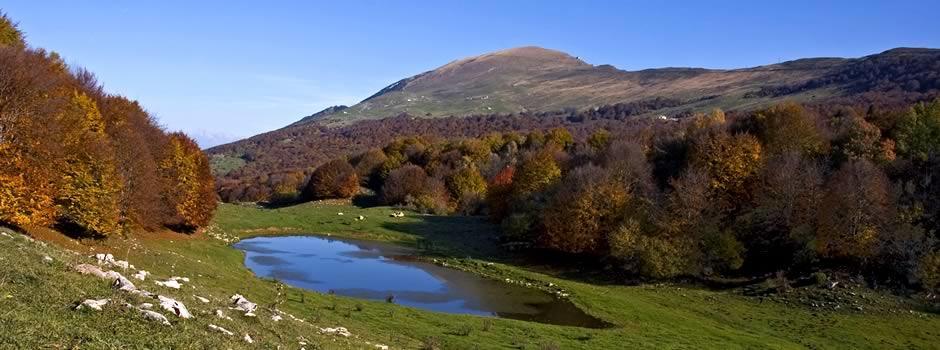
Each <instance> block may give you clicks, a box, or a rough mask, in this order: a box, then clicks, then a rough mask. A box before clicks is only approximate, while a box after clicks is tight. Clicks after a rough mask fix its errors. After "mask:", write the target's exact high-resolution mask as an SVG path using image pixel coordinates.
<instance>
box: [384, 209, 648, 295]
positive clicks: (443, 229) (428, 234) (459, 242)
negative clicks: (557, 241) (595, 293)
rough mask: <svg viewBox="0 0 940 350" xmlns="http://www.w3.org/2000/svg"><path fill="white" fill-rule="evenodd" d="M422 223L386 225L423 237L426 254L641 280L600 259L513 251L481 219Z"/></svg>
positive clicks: (591, 279)
mask: <svg viewBox="0 0 940 350" xmlns="http://www.w3.org/2000/svg"><path fill="white" fill-rule="evenodd" d="M420 219H421V220H420V221H414V222H388V223H383V224H382V227H383V228H385V229H389V230H393V231H398V232H402V233H407V234H412V235H416V236H418V237H419V240H418V242H417V243H416V248H418V249H421V250H422V251H423V252H424V254H426V255H433V256H441V257H451V258H466V257H471V258H478V259H483V260H487V261H493V262H499V263H504V264H509V265H514V266H519V267H522V268H525V269H529V270H533V271H536V272H539V273H543V274H546V275H552V276H555V277H558V278H563V279H567V280H574V281H579V282H585V283H591V284H596V285H624V284H638V283H640V281H639V280H638V279H636V278H634V277H633V276H629V275H626V274H624V273H622V272H621V270H619V269H615V268H612V267H611V266H610V264H608V263H606V262H604V261H602V260H600V259H598V258H597V257H591V256H585V255H577V254H564V253H559V252H557V251H549V250H544V249H526V250H523V251H513V250H510V249H507V248H506V247H505V246H504V245H503V242H501V240H500V235H499V227H498V226H497V225H494V224H492V223H490V222H488V221H487V220H486V218H485V217H477V216H430V215H429V216H422V217H420Z"/></svg>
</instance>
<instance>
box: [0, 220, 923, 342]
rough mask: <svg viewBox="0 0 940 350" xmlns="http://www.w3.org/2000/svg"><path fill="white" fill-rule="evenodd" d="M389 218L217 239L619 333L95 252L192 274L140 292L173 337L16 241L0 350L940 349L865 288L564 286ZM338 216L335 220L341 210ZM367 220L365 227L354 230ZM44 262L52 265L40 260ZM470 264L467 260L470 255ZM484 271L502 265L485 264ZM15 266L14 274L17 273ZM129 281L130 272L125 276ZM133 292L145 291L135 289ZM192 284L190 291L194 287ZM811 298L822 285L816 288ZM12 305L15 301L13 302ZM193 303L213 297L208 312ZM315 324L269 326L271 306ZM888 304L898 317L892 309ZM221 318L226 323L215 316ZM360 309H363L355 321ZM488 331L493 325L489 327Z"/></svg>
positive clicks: (201, 263)
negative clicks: (493, 299)
mask: <svg viewBox="0 0 940 350" xmlns="http://www.w3.org/2000/svg"><path fill="white" fill-rule="evenodd" d="M392 211H393V210H392V209H391V208H385V207H379V208H368V209H360V208H356V207H352V206H337V205H327V204H315V203H308V204H303V205H298V206H292V207H286V208H281V209H261V208H256V207H248V206H236V205H228V204H225V205H222V206H221V207H220V208H219V212H218V214H217V218H216V219H215V221H214V223H213V226H212V227H210V234H209V235H208V236H209V237H222V238H225V237H250V236H257V235H269V234H331V235H335V236H343V237H354V238H359V239H373V240H382V241H389V242H396V243H399V244H406V245H414V244H416V242H419V241H421V242H425V243H427V242H431V245H432V246H433V247H434V248H435V249H434V252H435V254H438V255H443V256H449V257H448V258H445V260H446V261H447V262H449V263H451V264H453V265H456V266H458V267H460V268H462V269H465V270H470V271H474V272H478V273H481V274H484V275H487V276H490V277H493V278H500V279H503V278H510V279H514V280H526V281H532V282H535V283H537V284H541V285H545V284H547V283H553V284H556V285H559V286H561V287H562V288H564V289H565V290H567V291H569V292H570V293H571V299H572V301H573V302H574V303H575V304H577V305H579V306H580V307H582V308H583V309H584V310H585V311H586V312H588V313H590V314H592V315H595V316H598V317H601V318H603V319H604V320H606V321H608V322H611V323H613V324H615V325H616V326H615V327H613V328H611V329H601V330H593V329H583V328H575V327H562V326H553V325H545V324H538V323H531V322H524V321H517V320H508V319H492V320H491V321H485V320H490V319H487V318H481V317H475V316H465V315H450V314H441V313H434V312H428V311H423V310H418V309H413V308H408V307H403V306H398V305H393V304H387V303H385V302H374V301H364V300H357V299H352V298H346V297H340V296H331V295H325V294H321V293H316V292H309V291H303V290H300V289H294V288H287V289H286V296H282V297H280V298H278V297H277V295H278V287H277V286H278V285H277V284H276V283H275V282H272V281H267V280H262V279H258V278H255V277H254V276H253V275H252V274H251V273H250V272H249V271H248V270H247V269H245V268H244V266H243V265H242V261H243V258H244V256H243V254H242V253H241V252H240V251H238V250H236V249H234V248H231V247H230V246H229V244H228V243H226V242H224V241H222V240H220V239H217V238H209V237H193V238H187V237H180V239H167V238H162V237H161V238H158V237H142V238H137V239H130V240H120V239H111V240H108V241H106V242H101V243H98V244H97V245H95V246H94V248H96V249H97V250H98V251H108V252H111V253H113V254H115V255H117V257H118V258H119V259H127V260H129V261H130V262H131V263H132V264H134V265H136V267H137V268H139V269H145V270H148V271H150V272H152V273H154V275H155V276H154V277H156V278H158V279H161V278H167V277H169V276H185V277H189V278H191V279H192V282H191V283H189V284H187V283H184V287H183V289H181V290H179V291H176V290H166V289H161V288H160V287H158V286H155V285H154V284H153V282H152V280H151V279H148V281H146V282H141V283H138V286H139V287H141V288H144V289H147V290H151V291H154V292H161V293H164V294H166V295H170V296H173V297H176V298H178V299H179V300H181V301H183V302H184V303H185V304H186V306H187V307H188V308H189V309H190V311H191V312H193V313H194V314H195V315H196V318H195V319H193V320H185V321H183V320H179V319H176V318H174V317H172V316H170V319H171V322H173V326H172V327H169V328H166V327H162V326H156V325H154V324H152V323H149V322H146V321H144V320H142V319H140V317H139V316H138V315H137V314H136V313H134V312H131V311H128V310H125V309H122V308H120V307H114V305H110V306H108V307H106V308H105V310H104V311H101V312H85V311H74V310H72V306H73V305H75V304H76V303H77V302H80V301H81V300H83V299H85V298H103V297H110V298H116V299H120V300H125V299H129V300H130V301H132V302H135V303H137V302H139V301H140V300H136V299H134V298H131V297H127V296H125V295H123V294H122V293H119V292H115V291H112V290H111V289H110V288H109V287H108V285H107V283H106V282H105V281H102V280H97V279H92V278H89V277H85V276H80V275H78V274H75V273H73V272H71V271H70V268H69V267H68V266H67V265H68V264H74V263H78V262H88V261H89V259H88V258H86V257H84V255H87V254H89V253H82V254H79V255H73V254H70V253H69V252H67V251H65V250H63V249H61V248H56V247H52V246H43V245H40V244H38V243H32V242H29V241H27V240H24V239H21V238H6V237H0V258H2V260H0V329H2V330H4V331H3V332H0V344H2V345H0V347H4V346H9V347H11V348H39V347H76V346H78V347H82V348H243V347H248V345H247V344H245V343H243V342H242V341H241V340H240V339H241V336H242V335H243V334H245V333H247V334H250V335H251V336H252V337H253V338H255V340H256V343H255V344H253V346H252V347H255V346H256V347H262V348H276V347H277V345H282V346H284V347H285V348H292V349H296V348H299V339H300V338H299V337H303V339H304V340H305V341H306V342H307V343H308V345H307V346H306V348H307V349H317V348H320V349H346V348H349V349H369V348H374V347H372V346H371V345H369V344H367V343H366V342H369V343H381V344H386V345H389V346H391V347H392V348H407V349H419V348H422V347H423V346H424V345H425V343H426V342H427V339H434V341H433V342H435V343H438V344H440V346H441V348H443V349H542V348H550V346H557V348H561V349H623V348H635V347H642V348H696V349H698V348H721V349H728V348H731V349H734V348H807V347H810V348H872V349H874V348H878V349H884V348H936V347H938V346H940V345H938V344H940V317H938V316H937V315H936V314H931V313H924V312H917V311H915V312H913V313H912V312H910V311H908V308H907V307H906V306H903V305H905V304H903V303H902V304H896V302H897V301H896V300H895V299H894V298H893V297H890V296H884V295H881V294H878V293H876V292H873V291H864V293H867V295H869V296H870V299H871V300H881V302H879V304H877V305H878V306H879V307H871V308H869V307H867V306H866V309H865V311H862V312H860V311H857V310H849V309H848V308H846V309H843V310H828V311H823V310H814V309H811V308H807V307H803V306H794V305H792V303H789V302H788V301H786V299H782V300H778V301H774V300H767V301H765V302H762V303H761V302H759V301H758V300H757V299H754V298H751V297H745V296H741V295H739V294H737V293H734V292H727V291H711V290H705V289H701V288H695V287H687V286H681V285H673V284H655V285H652V284H651V285H643V286H621V285H603V284H596V283H588V282H584V281H579V280H573V279H570V278H565V277H562V276H564V275H563V274H560V273H554V272H553V271H552V269H550V268H545V267H538V268H535V267H521V265H520V266H517V265H513V264H509V263H507V262H511V261H512V259H510V258H508V255H507V254H505V253H503V252H502V251H501V250H500V249H499V248H497V247H496V245H495V240H494V238H495V236H494V228H493V227H492V226H491V225H490V224H488V223H486V222H485V221H483V220H480V219H478V218H467V217H437V216H418V215H415V214H413V213H408V214H409V215H408V216H406V217H405V218H391V217H389V214H390V213H391V212H392ZM339 212H342V213H343V214H344V215H342V216H340V215H337V213H339ZM359 215H363V216H364V217H365V220H362V221H357V220H354V219H355V218H356V217H358V216H359ZM43 255H50V256H52V257H53V258H54V260H55V262H53V263H51V264H49V263H44V262H43V260H42V256H43ZM468 256H469V257H468ZM487 261H497V263H495V264H493V265H490V264H485V262H487ZM14 262H15V263H14ZM128 274H130V273H128ZM135 282H137V281H136V280H135ZM193 287H195V289H193ZM813 288H815V287H813ZM235 293H240V294H243V295H245V296H246V297H247V298H249V299H250V300H252V301H254V302H256V303H258V304H259V305H261V308H260V309H261V311H259V312H258V317H256V318H245V317H243V316H240V315H238V314H236V313H235V312H233V311H231V310H228V309H227V308H226V306H227V305H226V302H227V299H228V297H229V296H231V295H232V294H235ZM6 295H10V296H11V297H9V298H6V297H5V296H6ZM193 295H199V296H203V297H207V298H209V299H211V300H212V302H211V303H210V304H202V303H200V302H198V301H196V300H195V298H194V297H193ZM278 300H280V303H279V305H278V306H277V308H278V309H280V310H283V311H285V312H288V313H290V314H292V315H294V316H297V317H299V318H302V319H305V320H307V322H305V323H300V322H296V321H293V320H290V319H285V320H283V321H280V322H273V321H271V319H270V316H271V314H272V312H271V311H270V310H269V309H270V308H269V306H270V305H273V304H274V303H275V302H277V301H278ZM785 302H786V303H785ZM891 306H893V307H894V308H896V309H898V310H896V311H900V312H893V311H892V308H891ZM215 309H223V310H224V311H225V312H226V313H227V314H228V315H229V316H231V317H232V318H233V320H232V321H227V320H220V319H217V318H215V316H213V315H212V313H213V312H214V310H215ZM357 309H361V310H359V311H357ZM210 323H212V324H216V325H219V326H222V327H224V328H227V329H229V330H232V331H233V332H235V333H236V334H237V336H236V337H227V336H224V335H221V334H219V333H215V332H213V331H210V330H208V329H207V326H208V324H210ZM486 323H489V324H487V325H486V326H485V324H486ZM336 326H343V327H346V328H348V329H349V330H350V332H352V333H353V334H354V337H352V338H342V337H337V336H332V335H322V334H319V333H320V332H319V328H318V327H336Z"/></svg>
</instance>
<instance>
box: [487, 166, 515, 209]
mask: <svg viewBox="0 0 940 350" xmlns="http://www.w3.org/2000/svg"><path fill="white" fill-rule="evenodd" d="M515 173H516V168H515V167H514V166H512V165H507V166H505V167H503V168H502V169H500V170H499V171H498V172H497V173H496V175H494V176H493V177H492V178H491V179H490V180H489V183H488V185H487V191H486V206H487V208H488V209H489V212H490V217H491V218H492V219H493V221H496V222H500V221H502V220H503V218H505V217H506V216H507V215H508V214H509V208H510V202H511V200H512V197H511V195H512V181H513V176H515Z"/></svg>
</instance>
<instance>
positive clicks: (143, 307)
mask: <svg viewBox="0 0 940 350" xmlns="http://www.w3.org/2000/svg"><path fill="white" fill-rule="evenodd" d="M137 308H138V309H144V310H149V309H152V308H153V304H151V303H141V304H140V305H138V306H137Z"/></svg>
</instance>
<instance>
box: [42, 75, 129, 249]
mask: <svg viewBox="0 0 940 350" xmlns="http://www.w3.org/2000/svg"><path fill="white" fill-rule="evenodd" d="M57 122H58V123H59V124H60V125H61V126H62V129H61V130H62V139H61V142H62V147H63V149H64V154H65V158H64V159H63V160H62V163H61V164H59V165H60V166H61V168H60V171H61V172H62V177H61V182H60V183H59V185H58V188H57V191H56V193H57V195H56V197H55V203H56V207H57V211H58V215H57V216H58V217H59V220H60V221H63V222H65V223H67V224H72V225H76V226H77V227H78V228H80V229H81V230H83V231H86V232H88V233H91V234H97V235H107V234H110V233H114V232H117V230H118V224H119V216H118V214H119V210H118V200H119V192H120V190H121V180H120V178H119V176H118V174H117V171H116V169H115V165H114V157H113V150H112V148H111V144H110V142H109V140H108V138H107V135H106V134H105V122H104V119H103V117H102V116H101V112H100V111H99V110H98V106H97V104H96V103H95V101H94V100H92V99H91V98H90V97H88V96H87V95H85V94H84V93H81V92H78V91H74V92H72V94H71V96H70V99H69V103H68V105H67V107H66V108H65V109H64V110H62V111H60V113H59V115H58V116H57Z"/></svg>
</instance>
